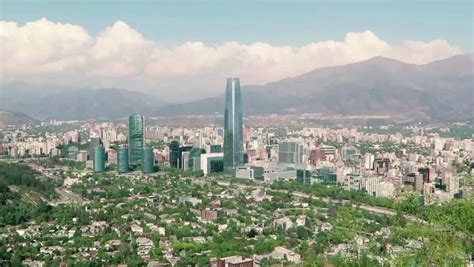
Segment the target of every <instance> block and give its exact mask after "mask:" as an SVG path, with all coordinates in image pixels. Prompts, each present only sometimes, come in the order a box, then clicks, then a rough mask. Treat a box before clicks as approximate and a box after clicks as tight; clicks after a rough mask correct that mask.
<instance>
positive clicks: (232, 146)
mask: <svg viewBox="0 0 474 267" xmlns="http://www.w3.org/2000/svg"><path fill="white" fill-rule="evenodd" d="M243 164H244V151H243V121H242V100H241V96H240V81H239V78H228V79H227V87H226V96H225V110H224V174H226V175H229V176H234V175H235V167H236V166H240V165H243Z"/></svg>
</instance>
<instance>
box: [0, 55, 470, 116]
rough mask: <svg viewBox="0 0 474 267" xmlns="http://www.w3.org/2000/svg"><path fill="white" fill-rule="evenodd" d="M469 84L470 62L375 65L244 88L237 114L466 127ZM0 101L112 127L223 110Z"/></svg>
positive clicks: (143, 99)
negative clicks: (120, 121)
mask: <svg viewBox="0 0 474 267" xmlns="http://www.w3.org/2000/svg"><path fill="white" fill-rule="evenodd" d="M473 78H474V56H473V54H466V55H459V56H454V57H451V58H448V59H444V60H439V61H434V62H431V63H429V64H424V65H414V64H407V63H403V62H400V61H397V60H393V59H389V58H384V57H375V58H372V59H369V60H366V61H361V62H357V63H352V64H347V65H343V66H336V67H326V68H319V69H315V70H313V71H310V72H307V73H304V74H302V75H299V76H296V77H291V78H286V79H283V80H280V81H276V82H272V83H268V84H265V85H250V86H243V87H242V103H243V111H244V115H253V114H288V113H291V114H302V113H318V114H322V115H343V116H349V115H358V116H364V115H388V116H402V117H405V118H411V119H417V120H453V119H473V118H474V110H473V106H474V82H473V80H474V79H473ZM224 84H225V82H224V81H223V85H224ZM241 84H245V81H244V80H241ZM222 91H223V92H224V91H225V90H224V86H223V89H222ZM0 96H1V98H2V99H1V101H0V108H1V109H4V110H9V111H16V112H23V113H25V114H27V115H29V116H32V117H35V118H39V119H46V118H57V119H92V118H111V119H113V118H121V117H125V116H127V115H128V114H131V113H134V112H141V113H143V114H145V115H148V116H174V115H206V114H215V113H222V112H223V110H224V94H220V95H217V96H214V97H209V98H205V99H200V100H196V101H192V102H189V103H180V104H173V103H170V104H167V103H164V102H162V101H160V100H159V98H157V97H153V96H150V95H146V94H144V93H139V92H135V91H129V90H125V89H68V90H61V89H58V88H55V89H45V88H42V89H41V90H37V89H35V90H32V89H30V88H29V87H28V86H26V85H4V86H2V92H1V94H0Z"/></svg>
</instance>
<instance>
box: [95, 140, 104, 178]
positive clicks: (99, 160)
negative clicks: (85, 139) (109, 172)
mask: <svg viewBox="0 0 474 267" xmlns="http://www.w3.org/2000/svg"><path fill="white" fill-rule="evenodd" d="M93 163H94V172H104V171H105V148H104V147H103V146H97V147H95V151H94V160H93Z"/></svg>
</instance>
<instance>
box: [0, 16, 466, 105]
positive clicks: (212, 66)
mask: <svg viewBox="0 0 474 267" xmlns="http://www.w3.org/2000/svg"><path fill="white" fill-rule="evenodd" d="M315 39H316V38H315ZM0 42H1V51H0V52H1V54H0V55H1V58H2V61H1V70H0V72H1V76H2V80H12V79H14V80H23V81H27V82H34V80H35V79H37V80H41V81H42V82H50V83H54V82H55V81H57V80H58V77H70V78H71V79H67V80H68V81H80V80H87V81H89V84H93V85H94V84H95V85H97V86H104V85H107V86H117V87H123V86H124V85H127V86H135V88H141V87H144V88H155V89H158V90H165V89H164V88H167V89H166V90H170V89H174V88H177V89H180V88H183V87H185V88H187V89H182V90H184V91H180V90H175V91H176V92H181V93H182V92H186V90H189V94H188V96H189V97H193V96H196V95H199V94H202V91H201V92H197V91H196V89H201V90H205V89H206V90H205V92H206V93H212V92H215V91H213V90H220V89H222V88H214V87H215V86H216V85H218V84H224V81H223V78H224V77H227V76H239V77H241V80H242V83H243V84H261V83H266V82H272V81H275V80H279V79H283V78H286V77H290V76H296V75H298V74H301V73H304V72H307V71H311V70H313V69H315V68H319V67H327V66H334V65H341V64H347V63H352V62H356V61H360V60H365V59H368V58H371V57H374V56H379V55H381V56H386V57H391V58H394V59H398V60H401V61H404V62H408V63H416V64H423V63H428V62H431V61H433V60H438V59H442V58H446V57H449V56H453V55H457V54H461V53H462V50H461V49H459V48H457V47H454V46H452V45H451V44H449V43H448V42H447V41H446V40H432V41H429V42H422V41H411V40H408V41H405V42H403V43H402V44H401V45H392V44H389V43H388V42H386V41H384V40H382V39H380V38H379V37H378V36H377V35H375V34H374V33H373V32H371V31H365V32H350V33H347V34H346V36H345V37H344V39H343V40H342V41H336V40H327V41H318V42H313V43H309V44H306V45H303V46H275V45H272V44H269V43H265V42H256V43H253V44H239V43H237V42H226V43H222V44H218V45H213V46H208V45H206V44H204V43H202V42H187V43H184V44H182V45H179V46H176V47H162V46H160V45H158V44H157V43H156V42H155V41H151V40H147V39H145V38H144V37H143V36H142V35H141V34H140V33H139V32H138V31H137V30H135V29H133V28H132V27H130V26H129V25H127V24H126V23H125V22H122V21H117V22H116V23H114V24H113V25H112V26H110V27H108V28H106V29H104V30H103V31H102V32H100V33H99V34H98V35H97V36H91V35H90V34H89V33H88V32H87V31H86V30H85V29H83V28H82V27H81V26H78V25H71V24H63V23H56V22H51V21H48V20H47V19H44V18H43V19H40V20H38V21H33V22H28V23H26V24H25V25H22V26H20V25H18V24H17V23H15V22H6V21H2V22H0ZM135 88H131V89H135ZM172 91H174V90H172ZM161 93H163V95H169V96H171V95H172V94H173V92H161Z"/></svg>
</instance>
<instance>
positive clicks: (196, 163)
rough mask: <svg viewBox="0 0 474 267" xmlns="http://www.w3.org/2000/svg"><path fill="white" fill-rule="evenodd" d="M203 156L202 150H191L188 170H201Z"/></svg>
mask: <svg viewBox="0 0 474 267" xmlns="http://www.w3.org/2000/svg"><path fill="white" fill-rule="evenodd" d="M201 154H202V149H201V148H197V147H195V148H193V149H191V151H190V152H189V164H188V169H189V170H190V171H198V170H200V169H201Z"/></svg>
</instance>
